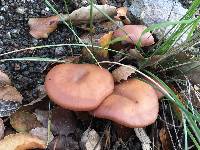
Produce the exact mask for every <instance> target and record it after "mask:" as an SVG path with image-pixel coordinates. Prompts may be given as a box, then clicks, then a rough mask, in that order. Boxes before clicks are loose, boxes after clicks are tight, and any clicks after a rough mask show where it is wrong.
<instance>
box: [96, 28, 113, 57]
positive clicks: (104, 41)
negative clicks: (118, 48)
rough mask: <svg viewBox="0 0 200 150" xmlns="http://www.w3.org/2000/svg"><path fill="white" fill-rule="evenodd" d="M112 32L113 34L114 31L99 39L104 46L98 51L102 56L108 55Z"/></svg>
mask: <svg viewBox="0 0 200 150" xmlns="http://www.w3.org/2000/svg"><path fill="white" fill-rule="evenodd" d="M112 34H113V32H112V31H111V32H109V33H107V34H105V35H103V36H102V37H101V38H100V39H99V46H101V47H102V49H101V50H99V51H98V53H99V56H100V57H103V58H107V57H108V47H109V43H110V41H111V40H112Z"/></svg>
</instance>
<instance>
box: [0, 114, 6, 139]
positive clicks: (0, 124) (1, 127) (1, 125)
mask: <svg viewBox="0 0 200 150" xmlns="http://www.w3.org/2000/svg"><path fill="white" fill-rule="evenodd" d="M4 130H5V127H4V123H3V120H2V119H1V118H0V139H2V138H3V136H4Z"/></svg>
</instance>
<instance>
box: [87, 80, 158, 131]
mask: <svg viewBox="0 0 200 150" xmlns="http://www.w3.org/2000/svg"><path fill="white" fill-rule="evenodd" d="M158 110H159V103H158V98H157V95H156V93H155V90H154V89H153V87H151V86H150V85H149V84H147V83H145V82H143V81H140V80H138V79H132V80H128V81H126V82H123V83H122V84H119V85H117V86H116V87H115V89H114V92H113V94H112V95H110V96H109V97H107V98H106V99H105V100H104V101H103V102H102V104H101V105H100V106H99V107H98V108H97V109H95V110H93V111H92V112H91V113H92V114H93V115H94V116H96V117H99V118H105V119H110V120H112V121H114V122H117V123H119V124H121V125H124V126H126V127H130V128H136V127H137V128H139V127H145V126H148V125H150V124H152V123H154V122H155V120H156V119H157V116H158Z"/></svg>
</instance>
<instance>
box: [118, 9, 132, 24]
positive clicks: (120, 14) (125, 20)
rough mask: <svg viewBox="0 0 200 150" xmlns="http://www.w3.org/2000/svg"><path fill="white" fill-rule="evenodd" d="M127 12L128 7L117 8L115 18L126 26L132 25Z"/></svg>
mask: <svg viewBox="0 0 200 150" xmlns="http://www.w3.org/2000/svg"><path fill="white" fill-rule="evenodd" d="M127 11H128V8H126V7H120V8H117V15H116V16H115V19H117V20H121V21H122V22H123V23H124V24H125V25H128V24H131V21H130V19H129V18H128V17H127V15H126V14H127Z"/></svg>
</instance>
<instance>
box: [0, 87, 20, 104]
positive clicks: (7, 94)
mask: <svg viewBox="0 0 200 150" xmlns="http://www.w3.org/2000/svg"><path fill="white" fill-rule="evenodd" d="M22 99H23V97H22V95H21V94H20V93H19V92H18V91H17V89H16V88H14V87H12V86H9V85H7V86H4V87H0V100H3V101H14V102H19V103H21V102H22Z"/></svg>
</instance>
